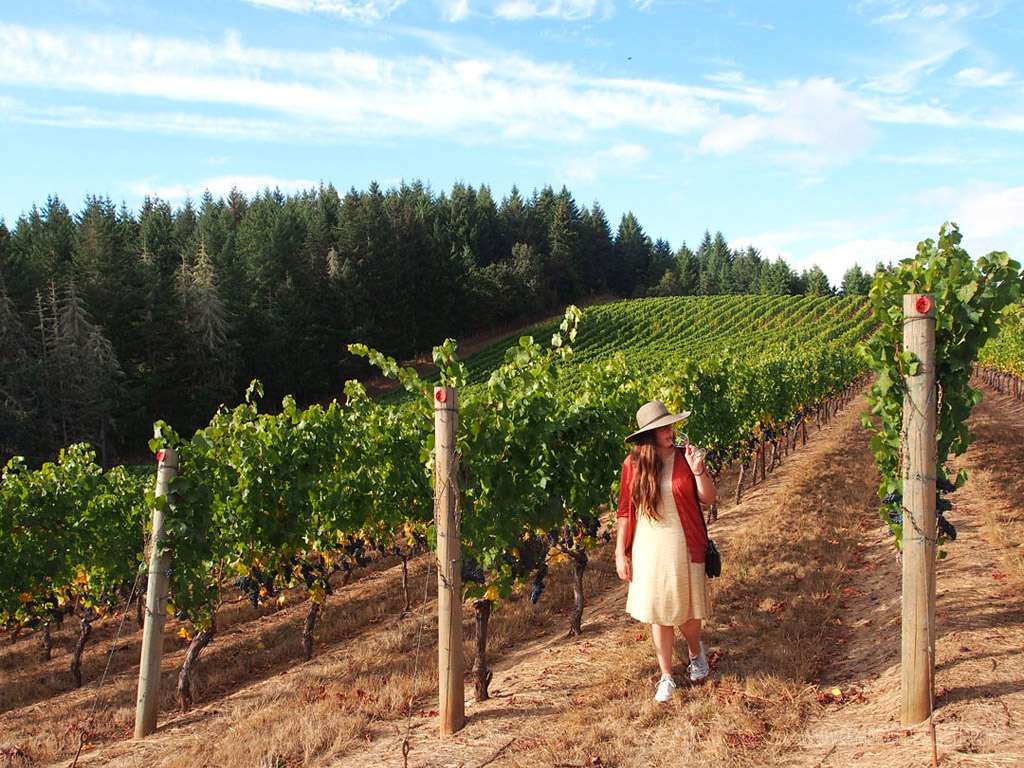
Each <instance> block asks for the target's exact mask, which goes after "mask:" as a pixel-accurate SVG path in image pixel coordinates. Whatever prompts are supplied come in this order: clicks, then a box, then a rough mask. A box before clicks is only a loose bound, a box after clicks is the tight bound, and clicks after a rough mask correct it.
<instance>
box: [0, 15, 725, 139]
mask: <svg viewBox="0 0 1024 768" xmlns="http://www.w3.org/2000/svg"><path fill="white" fill-rule="evenodd" d="M0 83H7V84H8V85H10V86H12V87H15V88H19V89H20V88H39V89H42V90H44V91H50V92H53V91H62V92H65V93H71V94H73V96H72V98H74V99H77V100H80V101H86V100H87V99H85V98H83V96H82V95H83V94H102V95H117V96H122V97H123V96H136V97H143V98H146V99H154V100H158V101H161V102H177V103H182V104H189V105H190V106H191V108H192V111H193V112H195V113H198V114H200V115H202V114H203V113H205V112H206V111H207V109H208V107H207V106H206V105H221V106H232V107H241V108H243V111H242V112H240V113H239V114H240V117H238V118H235V119H233V120H223V119H221V118H219V117H216V116H213V115H210V116H208V117H202V118H201V120H200V121H199V122H205V123H206V125H198V124H193V121H192V120H191V119H190V118H189V117H188V116H187V115H180V114H175V115H174V116H173V118H169V117H168V116H167V115H157V120H158V122H159V121H162V122H163V125H164V127H165V128H166V129H169V130H172V129H174V128H175V127H176V126H177V127H180V128H181V129H182V130H185V131H202V130H206V131H207V132H214V131H215V130H222V131H224V132H225V133H226V134H227V135H236V134H238V133H239V132H242V133H244V132H245V131H246V128H245V126H246V123H247V122H251V123H252V124H253V126H254V127H253V128H252V129H250V130H253V131H256V132H260V131H263V130H265V129H268V128H269V129H270V130H275V129H276V128H277V127H279V126H280V125H282V124H283V125H284V126H293V127H294V129H295V130H296V131H301V132H303V133H304V134H305V135H310V134H312V135H317V136H320V137H322V138H330V137H341V136H361V137H381V136H384V137H386V136H404V135H434V136H437V135H443V136H445V137H452V138H457V139H461V140H463V141H474V142H479V141H493V140H498V139H504V138H521V137H526V136H529V137H531V138H533V139H542V138H543V139H548V140H557V141H560V142H564V141H575V140H579V139H580V138H581V137H583V136H585V135H587V134H589V133H591V132H594V131H603V130H608V129H613V128H617V127H622V126H630V127H638V126H640V127H642V128H644V129H649V130H654V131H661V132H668V133H671V134H681V133H685V132H687V131H689V130H692V129H694V128H695V127H696V126H699V125H701V124H703V123H704V122H706V121H707V120H709V119H710V117H711V115H712V114H713V106H711V105H710V103H709V101H710V100H711V99H715V98H722V99H731V100H735V99H741V98H743V96H741V95H735V94H732V95H731V94H728V93H726V92H724V91H714V90H713V89H709V88H699V89H695V88H689V87H685V86H677V85H673V84H670V83H661V82H654V81H643V80H627V79H595V78H591V77H589V76H583V75H581V74H580V73H578V72H576V71H575V70H573V69H572V68H571V67H569V66H565V65H559V64H554V65H550V64H537V63H535V62H532V61H529V60H526V59H522V58H517V57H509V56H505V55H501V54H497V55H496V56H495V57H494V58H489V59H485V58H458V59H428V58H425V57H417V58H407V59H400V58H391V59H386V58H382V57H378V56H374V55H370V54H366V53H362V52H359V51H346V50H341V49H332V50H328V51H321V52H299V51H287V50H279V49H270V48H265V47H248V46H246V45H245V44H244V43H243V42H242V41H241V39H240V38H239V37H238V36H237V35H232V34H229V35H227V36H225V38H224V39H223V40H219V41H212V42H196V41H188V40H183V39H177V38H159V37H152V36H146V35H141V34H138V33H123V34H118V33H113V32H107V33H98V34H90V33H72V32H55V31H48V30H38V29H32V28H28V27H23V26H17V25H3V24H0ZM125 103H129V104H136V106H135V109H136V110H138V109H140V108H139V107H138V106H137V103H136V102H125ZM40 109H42V108H40V107H33V108H30V109H27V110H24V111H22V112H21V113H20V114H10V113H8V114H7V115H6V117H7V119H21V120H35V119H41V120H50V119H59V120H62V121H63V122H64V123H65V124H68V123H69V122H71V121H73V120H75V119H80V120H82V121H83V124H85V125H89V124H91V123H93V122H94V121H100V122H106V123H107V124H113V123H117V122H122V123H123V124H126V125H130V124H131V123H132V122H133V121H134V120H135V119H136V118H135V117H133V116H132V115H131V114H129V113H125V114H121V115H118V116H113V115H109V114H103V113H102V112H100V111H99V110H98V108H89V109H87V108H86V107H84V106H82V104H79V105H78V106H71V107H68V108H62V109H61V113H62V114H61V115H60V116H59V117H58V116H56V115H46V114H40ZM43 111H44V112H45V110H43ZM289 130H291V129H290V128H289Z"/></svg>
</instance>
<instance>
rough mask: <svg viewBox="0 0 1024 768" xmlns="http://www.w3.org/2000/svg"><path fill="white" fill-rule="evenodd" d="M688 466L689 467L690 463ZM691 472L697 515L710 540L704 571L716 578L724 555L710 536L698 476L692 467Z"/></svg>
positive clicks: (720, 571)
mask: <svg viewBox="0 0 1024 768" xmlns="http://www.w3.org/2000/svg"><path fill="white" fill-rule="evenodd" d="M684 461H685V458H684ZM686 466H687V468H689V466H690V465H689V464H687V465H686ZM704 471H705V472H706V471H707V470H706V469H705V470H704ZM690 474H691V475H693V500H694V501H696V502H697V516H698V517H700V524H701V525H702V526H704V538H705V539H707V541H708V545H707V548H706V549H705V550H704V573H706V574H707V576H708V578H709V579H714V578H717V577H719V576H721V575H722V556H721V555H720V554H718V547H716V546H715V542H713V541H712V540H711V537H710V536H708V524H707V523H706V522H704V510H703V509H702V508H701V506H700V496H698V495H697V476H696V475H694V474H693V470H692V469H691V470H690Z"/></svg>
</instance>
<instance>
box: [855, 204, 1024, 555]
mask: <svg viewBox="0 0 1024 768" xmlns="http://www.w3.org/2000/svg"><path fill="white" fill-rule="evenodd" d="M961 239H962V238H961V234H960V230H959V228H958V227H957V226H956V225H955V224H949V223H947V224H944V225H943V226H942V228H941V229H940V230H939V238H938V242H936V241H933V240H931V239H928V240H924V241H922V242H921V243H920V244H919V245H918V247H917V255H916V256H915V257H913V258H908V259H904V260H903V261H901V262H900V263H899V265H897V266H896V267H894V268H892V269H890V270H887V271H881V272H879V273H878V274H877V275H876V277H875V282H874V284H873V286H872V288H871V292H870V299H871V302H872V305H873V307H874V317H875V321H876V322H877V323H878V328H877V330H876V331H875V333H874V334H873V335H872V336H871V338H870V339H868V340H867V341H866V342H864V343H862V344H861V345H859V349H860V351H861V353H862V354H863V355H864V357H865V359H866V360H867V361H868V363H869V364H870V366H871V367H872V369H873V370H874V372H875V376H876V378H875V381H874V383H873V384H872V386H871V388H870V392H869V395H868V405H869V407H870V412H869V413H865V414H864V417H863V421H864V425H865V427H868V428H876V429H877V431H876V434H875V435H874V437H873V438H872V440H871V449H872V451H873V452H874V455H875V462H876V464H877V466H878V471H879V473H880V475H881V483H880V484H879V488H878V496H879V498H880V499H882V506H881V508H880V516H881V518H882V519H883V520H884V521H885V522H886V523H887V524H888V525H889V528H890V530H891V531H892V532H893V534H894V535H895V539H896V544H897V546H902V536H903V528H902V514H903V507H902V493H903V480H902V477H901V471H900V470H901V467H900V457H901V430H902V425H903V393H904V385H903V377H904V376H912V375H914V373H915V372H916V369H917V364H918V363H917V361H916V360H915V359H914V358H913V355H912V354H911V353H910V352H908V351H906V350H903V349H902V341H903V304H902V301H903V298H902V297H903V295H905V294H916V293H922V294H930V295H931V296H933V297H934V300H935V308H936V325H935V366H936V379H937V386H938V389H939V393H938V394H939V396H938V404H939V405H938V418H937V425H936V437H937V442H938V462H937V464H938V466H937V472H938V483H939V484H940V486H941V487H942V488H944V489H947V490H948V489H949V488H951V487H960V486H961V485H963V483H964V482H965V480H966V472H965V471H964V470H962V469H961V470H960V472H959V473H958V474H957V475H956V477H955V478H950V476H949V475H950V470H949V468H948V461H949V459H950V457H952V456H956V455H959V454H961V453H963V452H964V451H966V450H967V447H968V446H969V445H970V443H971V440H972V436H971V434H970V431H969V430H968V427H967V417H968V416H969V415H970V412H971V408H973V407H974V405H976V404H977V403H978V402H980V400H981V392H980V391H979V390H977V389H974V388H973V387H971V386H970V383H969V379H970V376H971V373H972V370H973V365H974V362H975V360H976V359H977V356H978V351H979V349H980V348H981V347H982V346H983V345H984V344H985V343H986V341H988V340H989V339H991V338H993V337H994V336H995V335H996V333H997V332H998V330H999V320H1000V317H1001V312H1002V311H1003V309H1004V308H1005V307H1007V306H1008V305H1009V304H1010V303H1011V302H1013V301H1016V300H1018V299H1020V297H1021V283H1022V277H1021V274H1020V264H1018V263H1017V262H1016V261H1013V260H1012V259H1010V257H1009V256H1008V255H1007V254H1006V253H1004V252H993V253H990V254H988V255H987V256H983V257H981V258H980V259H978V260H977V262H975V261H974V260H973V259H972V258H971V257H970V256H969V255H968V253H967V251H965V250H964V249H963V248H962V247H961V246H960V242H961ZM872 414H873V415H874V416H876V417H877V427H875V424H874V423H873V421H872V419H871V415H872ZM943 501H945V500H943ZM942 507H945V504H943V505H942ZM939 511H940V513H942V512H944V511H948V510H944V509H942V508H940V509H939ZM939 517H940V519H944V515H943V514H940V515H939ZM947 524H948V521H947ZM940 525H942V523H941V522H940ZM938 534H939V543H940V545H941V544H942V543H944V542H946V541H949V540H951V539H952V538H955V529H953V528H952V527H951V526H950V527H946V526H943V527H942V529H941V530H940V531H939V532H938ZM942 554H943V555H944V554H945V553H944V552H943V553H942ZM940 556H941V555H940Z"/></svg>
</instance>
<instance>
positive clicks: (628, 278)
mask: <svg viewBox="0 0 1024 768" xmlns="http://www.w3.org/2000/svg"><path fill="white" fill-rule="evenodd" d="M653 249H654V245H653V244H652V243H651V238H649V237H648V236H647V235H646V234H644V231H643V228H642V227H641V226H640V222H639V221H637V219H636V216H634V215H633V214H632V212H627V213H624V214H623V215H622V220H621V221H620V222H619V231H618V233H617V234H616V236H615V248H614V256H615V261H614V265H613V269H612V270H611V273H610V275H609V277H610V278H611V279H610V280H609V285H610V287H611V289H612V290H613V291H615V292H616V293H617V294H618V295H620V296H632V295H634V293H635V292H636V291H637V289H638V288H640V289H642V288H643V284H642V283H641V282H640V281H641V279H642V277H643V276H646V275H647V271H648V269H649V267H650V264H651V255H652V251H653Z"/></svg>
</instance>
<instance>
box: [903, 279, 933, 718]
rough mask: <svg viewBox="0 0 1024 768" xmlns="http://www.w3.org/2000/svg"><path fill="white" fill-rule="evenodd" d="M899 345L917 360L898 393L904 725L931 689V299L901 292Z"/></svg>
mask: <svg viewBox="0 0 1024 768" xmlns="http://www.w3.org/2000/svg"><path fill="white" fill-rule="evenodd" d="M903 348H904V350H906V351H908V352H912V353H913V354H914V356H915V358H916V359H917V360H918V361H919V364H918V368H917V371H916V372H915V374H914V375H913V376H909V375H906V372H904V378H903V381H904V384H905V389H904V395H903V440H902V443H903V445H902V453H903V456H902V465H903V473H902V474H903V643H902V662H901V670H902V681H901V683H902V687H901V690H902V709H901V712H900V722H901V723H902V724H903V726H904V727H908V726H912V725H916V724H917V723H920V722H923V721H924V720H927V719H928V717H930V716H931V712H932V706H933V703H934V702H933V693H934V690H935V561H936V549H937V535H936V520H935V473H936V465H937V462H938V445H937V443H936V439H935V425H936V419H937V410H938V409H937V402H936V396H937V392H936V386H935V376H936V374H935V301H934V300H933V298H932V297H931V296H925V295H920V294H908V295H906V296H904V297H903Z"/></svg>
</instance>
